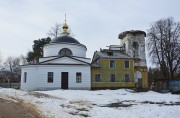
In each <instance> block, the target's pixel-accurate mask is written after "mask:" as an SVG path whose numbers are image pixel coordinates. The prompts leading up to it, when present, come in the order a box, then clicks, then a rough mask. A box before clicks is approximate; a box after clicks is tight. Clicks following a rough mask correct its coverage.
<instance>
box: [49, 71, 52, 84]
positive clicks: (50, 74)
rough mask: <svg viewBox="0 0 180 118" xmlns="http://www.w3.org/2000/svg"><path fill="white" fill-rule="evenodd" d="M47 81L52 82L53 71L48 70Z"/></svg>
mask: <svg viewBox="0 0 180 118" xmlns="http://www.w3.org/2000/svg"><path fill="white" fill-rule="evenodd" d="M48 83H53V72H48Z"/></svg>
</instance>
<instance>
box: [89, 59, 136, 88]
mask: <svg viewBox="0 0 180 118" xmlns="http://www.w3.org/2000/svg"><path fill="white" fill-rule="evenodd" d="M110 60H111V59H101V60H100V66H101V67H100V68H95V67H92V68H91V87H92V89H96V88H97V89H100V88H112V89H113V88H124V87H127V88H131V87H135V83H134V60H133V59H129V62H130V67H129V68H125V67H124V61H125V60H126V59H112V60H115V64H116V66H115V68H110ZM95 74H100V76H101V81H100V82H96V81H95ZM111 74H115V76H116V77H115V82H110V76H111ZM124 74H129V75H130V82H125V80H124Z"/></svg>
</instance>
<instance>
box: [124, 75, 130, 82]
mask: <svg viewBox="0 0 180 118" xmlns="http://www.w3.org/2000/svg"><path fill="white" fill-rule="evenodd" d="M126 75H128V76H129V78H128V81H126V80H127V79H126ZM124 81H125V82H130V74H129V73H126V74H124Z"/></svg>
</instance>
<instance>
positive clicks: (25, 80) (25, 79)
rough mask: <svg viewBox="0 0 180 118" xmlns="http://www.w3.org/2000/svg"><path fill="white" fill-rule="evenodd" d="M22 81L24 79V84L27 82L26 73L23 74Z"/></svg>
mask: <svg viewBox="0 0 180 118" xmlns="http://www.w3.org/2000/svg"><path fill="white" fill-rule="evenodd" d="M23 79H24V83H26V82H27V72H24V77H23Z"/></svg>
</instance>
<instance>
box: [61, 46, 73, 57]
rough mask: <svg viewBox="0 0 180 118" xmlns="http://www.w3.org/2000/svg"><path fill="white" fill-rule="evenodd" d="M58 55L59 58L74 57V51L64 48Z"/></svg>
mask: <svg viewBox="0 0 180 118" xmlns="http://www.w3.org/2000/svg"><path fill="white" fill-rule="evenodd" d="M58 55H59V56H72V55H73V53H72V51H71V50H70V49H69V48H62V49H61V50H60V51H59V53H58Z"/></svg>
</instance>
